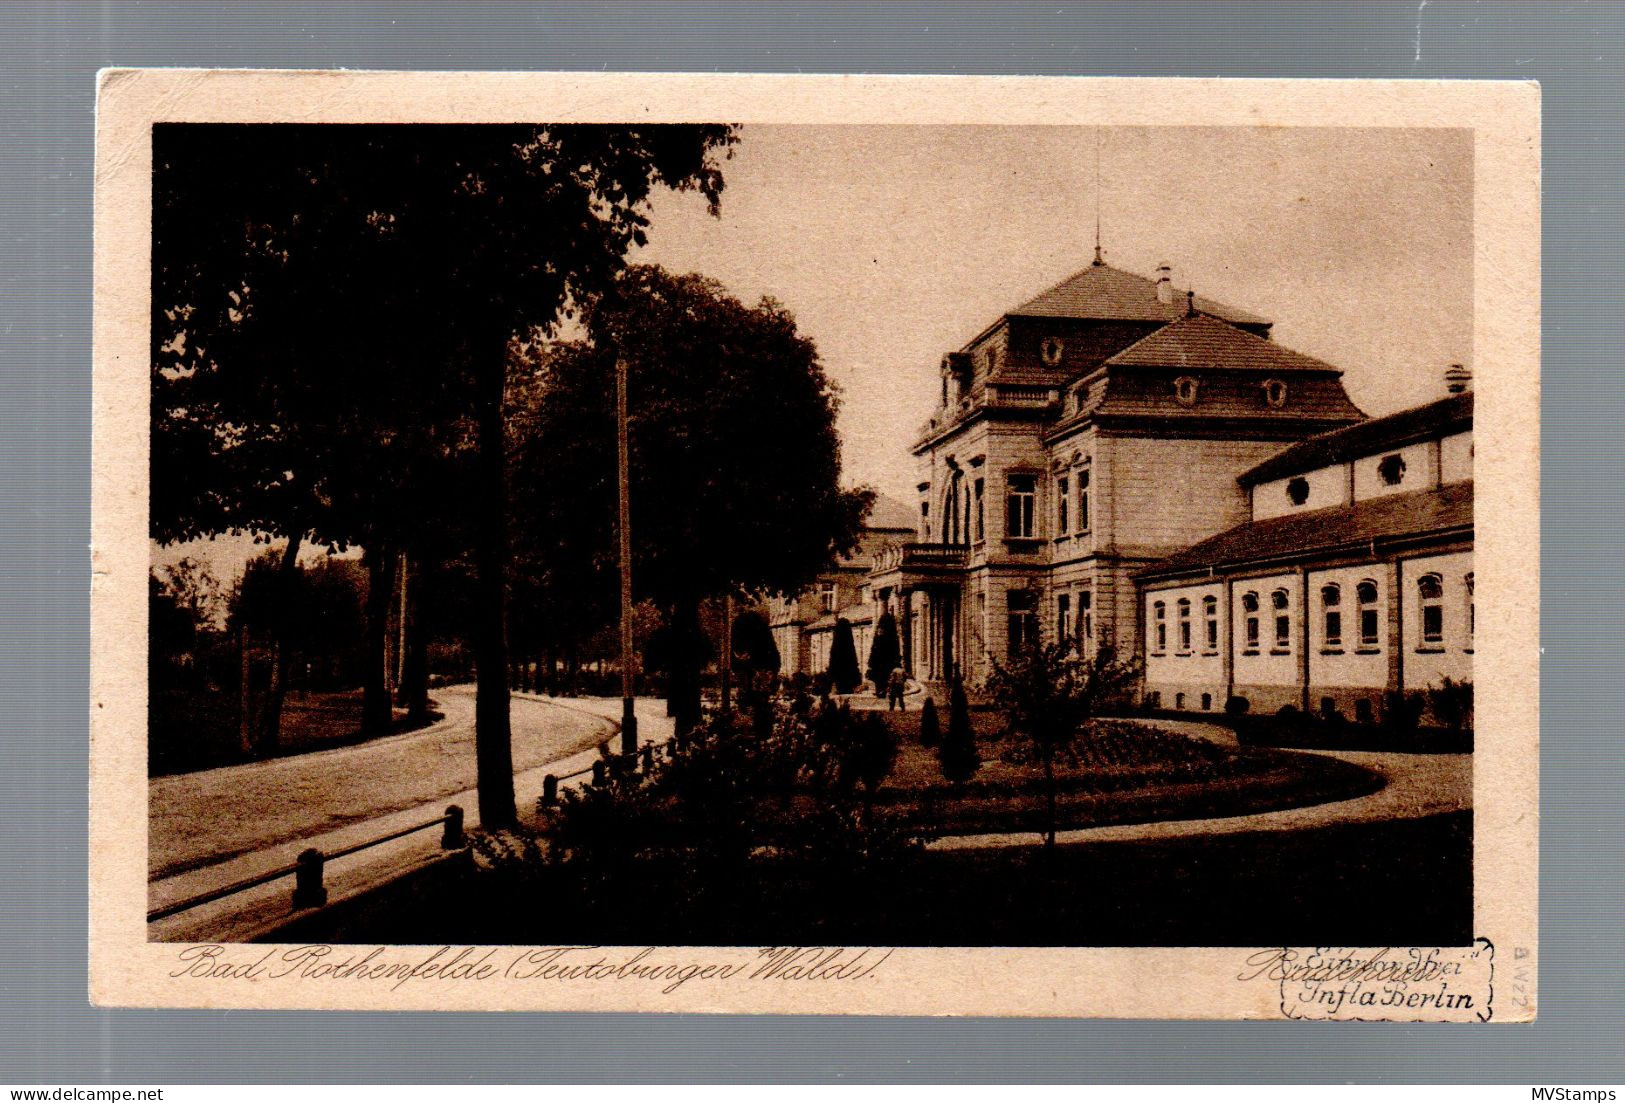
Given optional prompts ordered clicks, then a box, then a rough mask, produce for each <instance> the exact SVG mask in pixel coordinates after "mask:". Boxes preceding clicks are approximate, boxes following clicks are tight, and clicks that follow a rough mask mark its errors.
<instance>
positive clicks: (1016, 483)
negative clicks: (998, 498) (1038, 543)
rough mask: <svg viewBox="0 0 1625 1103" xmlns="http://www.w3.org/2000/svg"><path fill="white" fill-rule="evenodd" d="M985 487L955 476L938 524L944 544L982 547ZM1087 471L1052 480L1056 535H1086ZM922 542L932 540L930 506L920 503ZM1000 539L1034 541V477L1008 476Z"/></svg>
mask: <svg viewBox="0 0 1625 1103" xmlns="http://www.w3.org/2000/svg"><path fill="white" fill-rule="evenodd" d="M985 496H986V484H985V483H984V482H983V480H981V479H974V480H972V481H971V483H970V489H969V492H968V493H967V492H966V490H965V481H964V478H963V476H962V475H961V474H960V473H959V472H957V471H956V472H954V475H953V478H952V480H951V481H950V483H949V485H948V493H947V495H946V498H945V503H944V504H945V506H946V511H945V514H944V517H943V521H942V533H941V535H942V542H943V543H944V544H963V543H966V542H967V541H970V542H975V543H981V542H982V541H983V540H984V539H986V531H985V529H986V524H985V520H984V518H985V515H986V510H985V506H984V501H985ZM1089 496H1090V485H1089V468H1088V467H1083V468H1081V469H1079V470H1078V471H1077V472H1075V473H1074V474H1071V475H1060V476H1057V478H1056V480H1055V531H1056V534H1057V535H1059V536H1069V535H1071V534H1072V533H1074V532H1078V533H1084V532H1088V531H1089V525H1090V518H1091V512H1090V500H1089ZM920 533H921V539H923V540H924V541H926V542H927V543H929V542H930V540H931V504H930V502H928V501H925V502H921V503H920ZM1004 535H1005V537H1006V538H1007V539H1011V540H1034V539H1037V538H1038V476H1036V475H1010V476H1008V477H1007V478H1006V479H1005V494H1004Z"/></svg>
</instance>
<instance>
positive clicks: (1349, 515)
mask: <svg viewBox="0 0 1625 1103" xmlns="http://www.w3.org/2000/svg"><path fill="white" fill-rule="evenodd" d="M1451 387H1452V389H1453V390H1456V389H1459V390H1460V391H1461V393H1457V394H1453V395H1451V396H1450V397H1448V398H1445V399H1443V400H1441V401H1438V402H1434V403H1430V404H1428V405H1425V406H1420V407H1416V408H1414V409H1410V410H1405V411H1402V412H1400V413H1397V414H1394V415H1392V416H1389V417H1384V418H1377V419H1375V420H1372V421H1366V422H1362V423H1359V424H1356V425H1352V426H1349V427H1347V428H1344V429H1339V430H1336V431H1335V432H1331V433H1326V434H1323V435H1321V436H1317V437H1311V438H1310V439H1308V440H1305V441H1302V442H1301V443H1299V444H1296V445H1293V446H1292V447H1290V448H1288V449H1286V450H1284V451H1282V452H1281V453H1280V454H1278V455H1275V456H1272V457H1271V458H1269V459H1268V460H1265V461H1264V462H1263V463H1261V464H1258V465H1257V466H1255V467H1252V468H1250V469H1249V470H1247V471H1245V472H1243V473H1242V474H1241V475H1240V477H1239V478H1238V479H1237V482H1236V485H1237V488H1238V490H1239V491H1240V492H1241V493H1242V494H1243V495H1244V496H1245V500H1246V501H1247V502H1248V504H1249V510H1250V514H1251V517H1250V519H1249V520H1248V521H1247V522H1246V523H1244V524H1241V525H1238V526H1236V527H1234V528H1231V529H1228V530H1227V531H1225V532H1222V533H1219V534H1218V535H1216V536H1212V537H1210V538H1208V539H1206V540H1203V541H1201V542H1199V543H1197V544H1195V545H1194V546H1192V547H1190V548H1187V549H1185V550H1184V551H1182V552H1179V553H1177V554H1175V555H1173V556H1171V557H1169V558H1167V559H1165V560H1163V561H1161V562H1160V563H1157V564H1154V565H1153V566H1151V567H1148V568H1146V569H1144V570H1142V571H1141V572H1140V574H1139V581H1140V583H1141V586H1142V587H1143V591H1144V593H1143V597H1142V601H1143V605H1142V611H1143V614H1144V617H1145V625H1146V632H1145V689H1144V692H1145V695H1146V698H1147V699H1148V703H1149V704H1151V705H1153V706H1160V707H1163V708H1175V709H1189V710H1198V711H1199V710H1205V709H1212V708H1220V707H1223V704H1224V703H1225V702H1226V701H1228V700H1229V699H1230V698H1231V697H1241V698H1245V699H1246V701H1247V702H1248V706H1249V708H1250V709H1251V710H1253V711H1260V710H1267V711H1270V712H1274V711H1277V710H1279V709H1280V708H1281V707H1283V706H1286V705H1291V706H1293V707H1294V708H1299V709H1303V710H1305V711H1309V710H1311V709H1313V710H1315V711H1327V710H1331V709H1335V710H1336V711H1338V712H1339V713H1341V714H1342V715H1344V716H1352V717H1355V718H1357V719H1362V720H1369V719H1372V718H1374V717H1376V716H1378V715H1379V714H1380V711H1381V708H1382V704H1383V700H1384V696H1385V694H1386V693H1388V692H1391V691H1395V690H1406V691H1411V690H1422V689H1426V688H1428V687H1430V686H1435V685H1438V684H1440V683H1442V681H1443V679H1445V678H1450V679H1453V680H1455V681H1470V680H1471V679H1472V675H1473V666H1472V663H1473V658H1472V656H1473V629H1474V619H1475V613H1474V604H1473V435H1472V430H1473V396H1472V394H1471V393H1469V392H1466V390H1465V387H1466V379H1465V373H1464V372H1462V373H1459V374H1457V375H1456V376H1455V377H1454V378H1453V379H1451Z"/></svg>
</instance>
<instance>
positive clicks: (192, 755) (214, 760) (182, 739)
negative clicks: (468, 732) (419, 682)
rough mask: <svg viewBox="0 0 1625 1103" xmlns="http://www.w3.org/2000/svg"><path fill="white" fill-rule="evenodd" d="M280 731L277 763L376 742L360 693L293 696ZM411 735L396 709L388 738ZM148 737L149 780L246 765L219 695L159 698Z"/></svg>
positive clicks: (230, 704)
mask: <svg viewBox="0 0 1625 1103" xmlns="http://www.w3.org/2000/svg"><path fill="white" fill-rule="evenodd" d="M439 719H440V715H439V714H438V713H431V714H430V719H429V722H430V723H433V722H434V721H436V720H439ZM280 730H281V736H280V739H279V740H278V744H277V752H276V755H275V756H274V757H277V758H281V757H283V756H285V755H295V754H304V753H305V752H307V751H320V750H326V749H327V748H329V747H343V746H348V745H349V744H352V743H360V742H362V741H363V739H364V738H365V739H372V738H376V737H375V736H365V737H363V736H362V734H361V691H360V690H359V689H356V690H347V691H344V692H339V693H306V692H304V691H300V690H290V691H289V692H288V694H287V696H286V697H285V698H284V699H283V702H282V725H281V729H280ZM410 730H411V727H409V726H408V725H407V723H406V710H405V709H395V710H394V723H393V724H391V725H390V730H389V732H388V733H387V734H389V735H396V734H399V733H401V732H404V731H410ZM147 731H148V741H147V751H148V759H147V762H148V776H150V777H162V776H164V775H166V774H184V773H191V772H192V771H194V770H208V769H213V768H214V767H216V766H230V765H234V764H236V763H239V762H244V761H247V759H246V758H245V757H244V755H243V754H242V751H241V750H240V748H239V744H238V734H237V703H236V701H235V700H234V699H232V698H231V697H228V696H227V695H226V694H224V693H220V692H218V691H198V692H180V691H174V690H171V691H165V692H160V693H155V694H154V695H153V697H152V707H151V713H150V716H149V719H148V728H147Z"/></svg>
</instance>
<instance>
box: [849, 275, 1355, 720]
mask: <svg viewBox="0 0 1625 1103" xmlns="http://www.w3.org/2000/svg"><path fill="white" fill-rule="evenodd" d="M1271 325H1272V323H1271V322H1270V321H1268V320H1267V319H1265V318H1262V317H1259V316H1258V315H1255V314H1252V313H1250V312H1248V311H1245V310H1240V309H1237V308H1235V307H1230V306H1226V305H1224V304H1222V303H1217V302H1213V301H1210V300H1208V299H1204V298H1202V297H1201V296H1198V295H1194V294H1192V293H1191V292H1189V291H1187V290H1183V289H1180V288H1177V287H1175V286H1174V284H1173V282H1172V280H1171V278H1170V275H1169V270H1168V269H1167V267H1163V268H1161V269H1159V270H1158V272H1157V275H1156V277H1155V278H1146V277H1143V276H1138V275H1135V274H1133V273H1130V272H1125V271H1122V270H1120V269H1117V268H1114V267H1112V266H1110V265H1108V264H1106V263H1104V261H1103V259H1102V258H1101V256H1100V254H1099V252H1098V250H1097V252H1096V256H1095V260H1094V263H1092V264H1091V265H1090V266H1089V267H1087V268H1085V269H1084V270H1083V271H1081V272H1079V273H1077V274H1076V275H1074V276H1072V277H1070V278H1068V279H1066V280H1064V281H1062V282H1061V283H1059V284H1057V285H1056V286H1055V287H1052V288H1050V289H1049V290H1048V291H1045V292H1044V293H1043V294H1041V295H1039V296H1038V297H1037V298H1034V299H1032V300H1031V301H1029V302H1026V303H1023V304H1022V305H1021V306H1018V307H1016V308H1015V309H1013V310H1010V311H1008V312H1007V313H1005V314H1003V315H1001V316H1000V317H998V318H996V319H995V320H994V321H993V322H992V323H991V324H989V325H987V326H986V328H984V329H983V330H982V331H981V332H980V333H978V334H977V335H976V336H975V337H973V338H972V339H971V340H970V341H968V342H967V343H966V344H965V345H964V346H962V347H961V348H959V349H958V350H956V351H954V352H950V353H949V354H948V355H947V356H945V357H944V358H943V360H942V363H941V397H940V403H939V407H938V409H937V411H936V413H935V415H934V416H933V417H932V418H931V420H930V421H929V423H928V424H927V425H926V426H925V427H924V428H923V430H922V431H921V433H920V435H919V437H918V439H917V440H916V441H915V443H914V445H913V447H912V452H913V455H914V456H915V458H916V459H917V461H918V464H919V484H918V492H919V497H918V500H917V503H916V506H917V511H918V512H917V513H916V514H915V516H914V519H913V520H914V526H915V531H914V533H913V539H912V540H899V541H896V542H895V543H893V544H892V545H891V546H889V547H887V548H886V549H884V550H883V551H882V552H881V553H880V554H879V555H878V556H877V562H876V565H875V569H874V572H873V574H872V575H871V576H870V578H869V588H870V593H871V595H872V597H873V600H874V601H875V602H876V604H877V606H878V607H882V608H887V609H890V610H891V611H893V612H894V614H895V615H896V616H897V617H898V621H899V628H900V630H901V631H902V634H903V636H904V650H905V656H906V659H905V661H906V664H907V665H908V667H909V669H910V672H911V673H912V674H913V675H914V676H915V677H916V678H919V679H921V680H923V681H927V682H938V681H943V680H946V679H947V678H949V677H950V676H951V675H952V674H953V673H954V672H955V671H956V670H957V671H958V672H959V673H960V674H962V675H963V676H965V677H966V678H967V679H969V680H970V681H972V682H974V681H978V680H980V679H981V678H983V677H985V676H986V674H987V673H988V672H989V670H990V660H992V659H1001V660H1002V659H1003V658H1005V657H1006V656H1007V655H1008V654H1009V653H1010V652H1011V651H1012V650H1014V649H1016V648H1018V647H1019V646H1021V645H1022V644H1023V643H1025V642H1027V641H1029V640H1033V639H1036V638H1038V637H1039V636H1040V635H1042V636H1044V637H1047V638H1054V637H1056V636H1064V637H1078V638H1081V639H1082V641H1083V643H1084V646H1085V647H1086V648H1093V647H1095V646H1098V644H1099V643H1100V642H1101V641H1105V640H1109V641H1111V642H1112V643H1113V645H1114V646H1115V647H1116V648H1117V649H1118V651H1119V652H1122V653H1132V652H1134V651H1135V650H1136V649H1138V648H1139V646H1140V601H1139V596H1138V588H1137V576H1138V575H1139V574H1140V573H1141V572H1143V571H1145V570H1146V569H1147V568H1149V567H1151V566H1152V565H1153V564H1156V563H1159V562H1162V561H1164V560H1167V559H1169V558H1170V557H1171V556H1174V555H1176V554H1178V553H1181V552H1183V551H1185V550H1186V549H1188V548H1190V547H1191V546H1192V545H1194V544H1197V543H1198V542H1199V541H1202V540H1205V539H1207V538H1208V537H1211V536H1213V535H1215V534H1217V533H1222V532H1226V531H1228V530H1230V529H1233V528H1235V527H1237V526H1239V525H1242V524H1244V523H1247V522H1248V521H1250V520H1251V519H1252V516H1253V515H1252V511H1251V508H1250V505H1249V501H1248V495H1247V493H1246V492H1245V490H1244V489H1243V488H1242V487H1241V486H1240V484H1238V482H1237V478H1238V476H1240V475H1242V474H1243V473H1246V472H1249V471H1252V470H1255V469H1257V468H1259V467H1260V465H1263V464H1265V463H1266V461H1269V460H1271V459H1272V458H1274V457H1276V456H1278V455H1280V454H1281V453H1282V451H1283V449H1284V448H1286V447H1287V446H1289V445H1292V444H1293V443H1295V442H1299V441H1305V440H1308V439H1310V438H1315V437H1319V436H1320V435H1322V434H1325V433H1327V432H1328V431H1332V430H1337V429H1341V428H1343V427H1345V426H1351V425H1355V424H1357V423H1359V422H1361V421H1363V420H1364V415H1363V414H1362V413H1361V412H1360V410H1358V409H1357V408H1356V407H1355V406H1354V404H1353V403H1352V402H1351V401H1350V400H1349V397H1348V395H1347V393H1346V392H1345V391H1344V389H1343V384H1342V379H1341V376H1342V373H1341V372H1340V371H1339V370H1338V369H1337V368H1335V367H1332V366H1331V365H1329V364H1326V363H1323V362H1321V361H1319V360H1316V359H1313V358H1312V357H1309V356H1305V355H1302V354H1300V353H1297V352H1293V351H1292V350H1290V349H1286V348H1283V347H1281V346H1280V345H1278V344H1276V343H1275V342H1274V341H1272V340H1271V339H1270V329H1271ZM860 654H861V653H860ZM1209 692H1211V691H1209Z"/></svg>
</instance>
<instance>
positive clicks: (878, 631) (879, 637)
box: [868, 613, 903, 697]
mask: <svg viewBox="0 0 1625 1103" xmlns="http://www.w3.org/2000/svg"><path fill="white" fill-rule="evenodd" d="M902 661H903V651H902V648H901V646H900V645H899V641H898V638H897V618H896V617H893V616H892V615H891V614H890V613H881V614H880V620H879V622H878V623H877V624H876V625H875V642H874V643H872V644H870V645H869V668H868V673H869V681H870V683H871V684H872V685H873V686H874V687H875V696H876V697H884V696H886V681H887V679H889V678H890V677H891V672H892V671H893V670H895V669H897V664H898V663H900V662H902Z"/></svg>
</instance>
